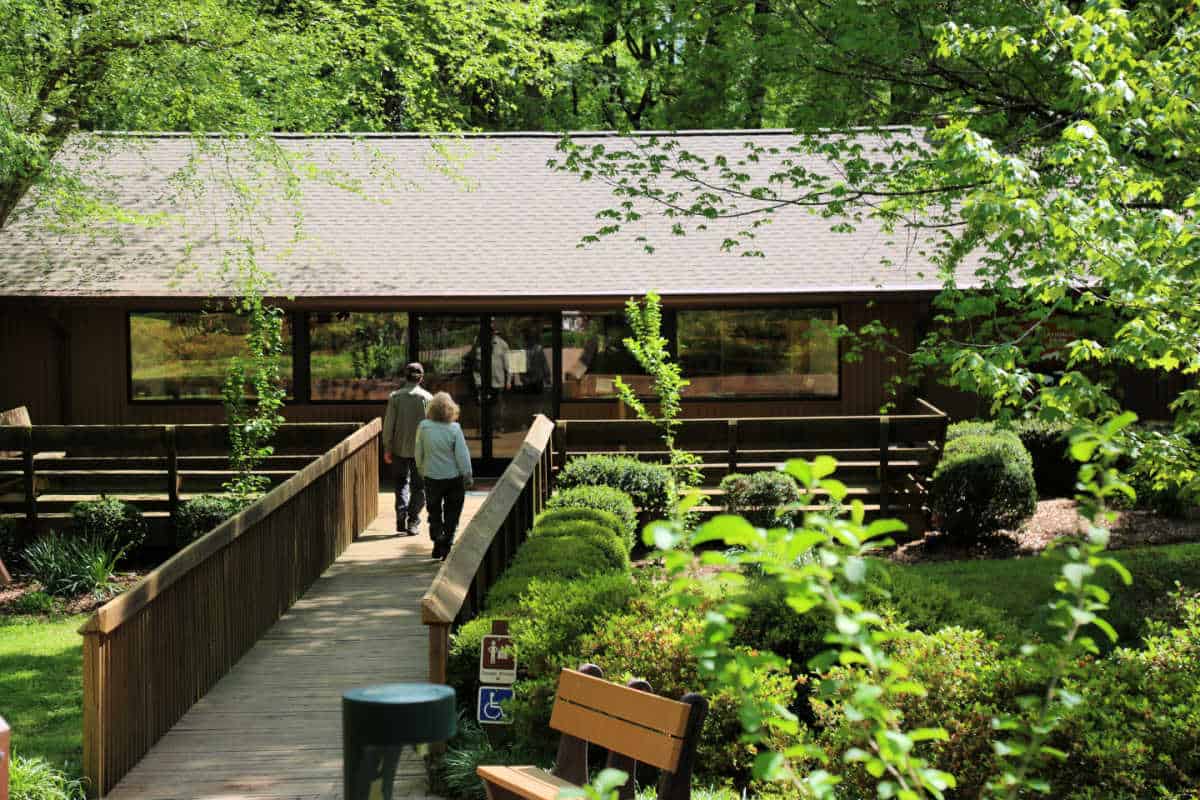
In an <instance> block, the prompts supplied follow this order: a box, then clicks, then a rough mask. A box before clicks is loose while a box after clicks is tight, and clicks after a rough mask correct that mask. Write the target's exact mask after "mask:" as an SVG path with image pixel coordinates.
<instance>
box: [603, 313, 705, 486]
mask: <svg viewBox="0 0 1200 800" xmlns="http://www.w3.org/2000/svg"><path fill="white" fill-rule="evenodd" d="M625 318H626V320H628V322H629V328H630V330H631V331H632V333H633V335H632V336H630V337H627V338H626V339H625V340H624V344H625V349H626V350H628V351H629V354H630V355H632V356H633V358H634V360H635V361H637V363H638V364H639V365H640V366H641V368H642V369H644V370H645V371H646V374H647V375H649V376H650V389H651V391H652V392H653V393H654V397H655V399H656V400H657V401H658V406H657V408H655V409H654V410H653V411H651V410H650V409H648V408H647V407H646V403H645V402H644V401H643V399H642V398H641V397H639V396H638V393H637V391H636V390H634V388H633V387H631V386H630V385H629V384H628V383H626V382H625V381H624V380H622V379H621V377H620V376H619V375H618V376H617V378H616V380H615V381H614V384H615V386H616V389H617V396H618V397H619V398H620V400H621V402H622V403H624V404H625V405H626V406H628V407H629V409H630V410H631V411H633V413H634V414H635V415H636V416H637V418H638V419H640V420H644V421H646V422H649V423H652V424H653V425H654V426H655V427H657V428H658V430H659V432H660V434H661V436H662V442H663V446H664V447H665V448H666V449H667V452H668V454H669V459H670V460H669V463H670V466H671V485H670V487H669V496H670V499H671V503H672V506H673V507H674V505H675V504H676V503H677V500H678V497H679V493H680V490H681V489H687V488H691V487H695V486H698V485H699V484H700V479H701V475H700V463H701V462H700V459H699V458H698V457H697V456H696V455H695V454H693V453H690V452H688V451H687V450H684V449H682V448H680V447H678V446H677V445H676V443H675V437H676V435H677V433H678V432H679V426H680V424H681V423H680V419H679V415H680V413H681V412H682V408H683V407H682V405H681V402H680V398H681V395H682V393H683V390H684V388H685V387H686V386H687V385H688V380H687V379H686V378H684V377H683V373H682V371H681V370H680V368H679V364H677V363H675V361H674V359H672V358H671V352H670V349H669V348H668V342H667V339H666V337H664V336H663V335H662V319H663V318H662V301H661V299H660V298H659V296H658V294H657V293H655V292H653V291H651V292H647V294H646V297H645V298H644V299H643V300H642V301H640V302H639V301H637V300H634V299H632V298H631V299H629V300H628V301H626V303H625Z"/></svg>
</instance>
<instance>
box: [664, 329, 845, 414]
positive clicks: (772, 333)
mask: <svg viewBox="0 0 1200 800" xmlns="http://www.w3.org/2000/svg"><path fill="white" fill-rule="evenodd" d="M836 325H837V311H836V310H835V309H832V308H820V309H813V308H795V309H793V308H772V309H757V310H744V311H730V310H714V311H680V312H679V315H678V342H679V364H680V367H681V368H682V370H683V375H684V377H685V378H687V379H688V380H690V381H691V385H690V386H688V387H687V388H686V389H685V390H684V391H685V394H687V395H690V396H693V397H738V396H741V397H754V396H759V397H762V396H768V397H796V396H805V397H837V394H838V345H837V339H836V337H835V336H834V335H833V329H834V327H835V326H836Z"/></svg>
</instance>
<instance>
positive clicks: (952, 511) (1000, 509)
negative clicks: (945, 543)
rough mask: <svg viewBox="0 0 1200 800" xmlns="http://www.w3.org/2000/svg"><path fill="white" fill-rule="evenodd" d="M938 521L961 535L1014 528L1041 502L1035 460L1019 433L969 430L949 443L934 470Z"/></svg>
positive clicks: (933, 491) (944, 528)
mask: <svg viewBox="0 0 1200 800" xmlns="http://www.w3.org/2000/svg"><path fill="white" fill-rule="evenodd" d="M930 502H931V505H932V507H933V512H934V514H935V515H936V516H937V517H938V521H937V523H936V524H938V525H939V526H940V529H941V530H942V531H943V532H945V533H948V534H950V535H951V536H954V537H956V538H967V539H973V538H978V537H981V536H987V535H988V534H992V533H995V532H996V531H1001V530H1011V529H1014V528H1016V527H1018V526H1019V525H1021V523H1023V522H1024V521H1025V520H1026V519H1028V518H1029V517H1030V516H1031V515H1032V514H1033V512H1034V509H1035V508H1036V507H1037V488H1036V485H1035V484H1034V480H1033V460H1032V459H1031V458H1030V457H1029V451H1027V450H1026V449H1025V446H1024V445H1022V444H1021V440H1020V439H1018V438H1017V436H1016V434H1014V433H1011V432H1008V431H997V432H995V433H993V434H990V435H984V434H967V435H962V436H957V437H955V438H953V439H951V440H949V441H948V442H947V443H946V448H945V451H944V453H943V454H942V460H941V461H940V462H939V463H938V465H937V468H936V469H935V470H934V473H933V481H932V483H931V485H930Z"/></svg>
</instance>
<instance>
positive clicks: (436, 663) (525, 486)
mask: <svg viewBox="0 0 1200 800" xmlns="http://www.w3.org/2000/svg"><path fill="white" fill-rule="evenodd" d="M553 432H554V423H553V422H551V421H550V420H549V419H547V418H546V417H544V416H542V415H541V414H539V415H538V416H537V417H535V418H534V421H533V425H532V426H531V427H530V428H529V432H528V433H527V434H526V436H525V441H524V442H522V443H521V449H520V452H518V453H517V455H516V457H515V458H514V459H513V460H512V462H510V463H509V465H508V468H507V469H505V470H504V474H503V475H501V476H500V480H498V481H497V482H496V486H495V487H494V488H493V489H492V491H491V492H489V493H488V496H487V498H486V499H485V500H484V501H483V505H482V506H481V507H480V508H479V511H478V512H476V514H475V516H474V517H473V518H472V519H471V522H470V523H469V524H468V525H467V528H466V530H465V531H463V533H462V535H461V536H460V537H459V539H458V541H457V542H456V543H455V545H454V549H453V550H452V551H451V553H450V557H449V558H447V559H446V561H445V562H444V563H443V564H442V568H441V569H440V570H439V571H438V574H437V577H435V578H434V579H433V583H432V584H430V586H429V591H427V592H425V596H424V597H422V598H421V620H422V622H424V623H425V624H426V625H427V626H429V680H431V681H433V682H435V683H445V681H446V656H447V650H448V648H449V642H450V627H451V626H452V625H453V624H455V623H456V622H463V621H466V620H468V619H470V618H471V617H473V616H475V615H476V614H478V613H479V610H480V608H481V607H482V604H483V599H484V597H485V596H486V594H487V591H488V589H490V588H491V586H492V584H493V583H495V582H496V579H497V578H499V577H500V574H501V573H502V572H503V571H504V568H505V567H507V566H508V562H509V560H510V559H511V558H512V556H513V554H514V553H516V551H517V548H518V547H520V546H521V542H523V541H524V540H525V536H526V534H527V533H528V531H529V528H530V526H532V524H533V518H534V517H535V516H537V515H538V514H539V513H540V512H541V510H542V507H543V506H544V505H545V503H546V499H547V498H548V497H549V496H550V489H551V485H552V481H553V474H552V472H553V471H552V457H553V453H552V451H551V449H550V439H551V435H552V434H553Z"/></svg>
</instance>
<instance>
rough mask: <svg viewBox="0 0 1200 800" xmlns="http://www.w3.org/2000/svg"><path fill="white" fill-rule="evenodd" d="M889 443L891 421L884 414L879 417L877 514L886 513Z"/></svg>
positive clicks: (881, 516)
mask: <svg viewBox="0 0 1200 800" xmlns="http://www.w3.org/2000/svg"><path fill="white" fill-rule="evenodd" d="M890 445H891V423H890V422H889V420H888V417H887V415H886V414H884V415H881V416H880V417H879V516H880V518H884V517H886V516H887V514H888V450H889V447H890Z"/></svg>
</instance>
